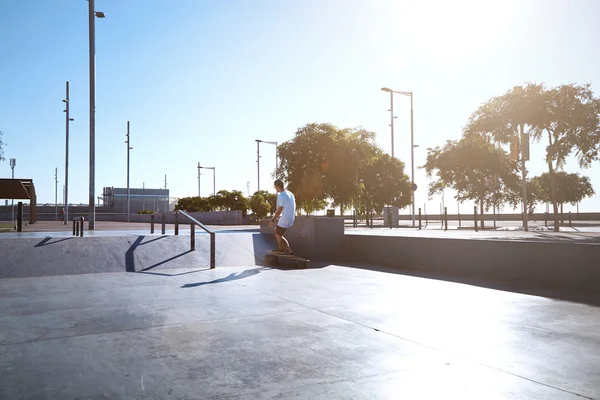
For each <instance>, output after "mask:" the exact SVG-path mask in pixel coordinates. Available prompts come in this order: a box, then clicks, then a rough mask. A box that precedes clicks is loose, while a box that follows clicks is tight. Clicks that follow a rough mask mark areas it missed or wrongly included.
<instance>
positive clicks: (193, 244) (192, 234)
mask: <svg viewBox="0 0 600 400" xmlns="http://www.w3.org/2000/svg"><path fill="white" fill-rule="evenodd" d="M177 212H178V213H179V214H181V215H183V216H184V217H186V218H187V219H189V220H190V221H192V223H191V224H190V225H191V226H190V242H191V249H192V250H196V230H195V225H198V226H199V227H200V228H202V229H203V230H204V231H205V232H206V233H208V234H209V235H210V269H214V268H215V232H213V231H211V230H210V229H208V228H207V227H206V226H205V225H204V224H203V223H202V222H200V221H198V220H197V219H196V218H194V217H192V216H191V215H189V214H188V213H186V212H185V211H182V210H177Z"/></svg>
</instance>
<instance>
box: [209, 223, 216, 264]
mask: <svg viewBox="0 0 600 400" xmlns="http://www.w3.org/2000/svg"><path fill="white" fill-rule="evenodd" d="M210 269H215V233H214V232H211V233H210Z"/></svg>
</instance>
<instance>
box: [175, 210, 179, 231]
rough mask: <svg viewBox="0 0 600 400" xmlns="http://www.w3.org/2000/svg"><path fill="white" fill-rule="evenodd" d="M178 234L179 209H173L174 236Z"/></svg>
mask: <svg viewBox="0 0 600 400" xmlns="http://www.w3.org/2000/svg"><path fill="white" fill-rule="evenodd" d="M177 235H179V211H175V236H177Z"/></svg>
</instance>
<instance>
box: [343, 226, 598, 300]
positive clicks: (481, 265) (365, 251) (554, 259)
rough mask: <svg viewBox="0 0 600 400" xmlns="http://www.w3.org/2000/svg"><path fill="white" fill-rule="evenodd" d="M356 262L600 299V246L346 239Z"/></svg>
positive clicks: (379, 237)
mask: <svg viewBox="0 0 600 400" xmlns="http://www.w3.org/2000/svg"><path fill="white" fill-rule="evenodd" d="M346 251H347V254H348V258H349V259H351V260H352V261H362V262H369V263H375V264H379V265H383V266H388V267H393V268H401V269H406V270H413V271H419V272H425V273H432V274H436V275H438V276H440V277H442V278H444V277H445V278H452V277H457V278H469V279H474V280H477V281H482V282H493V283H495V284H500V285H505V286H510V287H511V288H516V289H519V288H529V287H544V288H547V289H556V290H566V291H580V292H586V293H587V294H595V295H600V245H597V244H574V243H543V242H531V241H529V242H526V241H518V242H517V241H497V240H496V241H486V240H461V239H437V238H415V237H381V236H367V235H365V236H361V235H346Z"/></svg>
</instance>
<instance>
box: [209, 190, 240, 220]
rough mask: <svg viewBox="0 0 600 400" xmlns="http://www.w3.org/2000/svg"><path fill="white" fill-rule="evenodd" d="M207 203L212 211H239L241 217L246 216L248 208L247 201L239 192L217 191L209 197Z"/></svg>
mask: <svg viewBox="0 0 600 400" xmlns="http://www.w3.org/2000/svg"><path fill="white" fill-rule="evenodd" d="M208 201H209V204H210V206H211V207H212V209H213V210H219V211H231V210H240V211H241V212H242V215H243V216H246V213H247V212H248V208H249V204H248V199H247V198H246V197H244V194H243V193H242V192H241V191H239V190H232V191H228V190H219V191H218V192H217V194H216V195H213V196H210V197H209V200H208Z"/></svg>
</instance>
